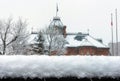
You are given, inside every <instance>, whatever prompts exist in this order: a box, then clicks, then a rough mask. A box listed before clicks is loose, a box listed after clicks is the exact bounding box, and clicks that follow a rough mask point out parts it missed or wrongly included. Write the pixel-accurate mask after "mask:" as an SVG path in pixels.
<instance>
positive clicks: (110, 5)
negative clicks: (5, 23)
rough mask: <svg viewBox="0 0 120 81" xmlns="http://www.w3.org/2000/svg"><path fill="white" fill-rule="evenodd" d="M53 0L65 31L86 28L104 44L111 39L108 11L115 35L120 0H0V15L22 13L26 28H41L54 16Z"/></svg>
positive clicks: (119, 24) (83, 30) (119, 19)
mask: <svg viewBox="0 0 120 81" xmlns="http://www.w3.org/2000/svg"><path fill="white" fill-rule="evenodd" d="M56 2H57V3H58V6H59V12H58V15H59V16H60V17H61V20H62V22H63V24H64V25H66V26H67V32H87V30H88V29H89V30H90V31H89V32H90V35H92V36H93V37H95V38H96V37H97V38H102V39H103V41H104V43H105V44H107V43H109V42H110V41H111V26H110V22H111V20H110V19H111V17H110V16H111V13H113V16H114V18H113V19H114V22H113V25H114V37H115V9H116V8H117V9H118V31H120V23H119V22H120V0H0V18H1V19H4V18H8V17H9V16H12V17H13V18H18V17H22V18H23V19H26V20H27V21H28V22H29V29H31V28H32V27H33V29H34V30H35V29H36V28H39V29H40V28H44V27H45V26H47V25H49V23H50V21H51V20H52V19H53V17H54V16H55V12H56ZM119 35H120V33H119ZM119 40H120V37H119ZM114 41H115V38H114Z"/></svg>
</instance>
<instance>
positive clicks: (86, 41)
mask: <svg viewBox="0 0 120 81" xmlns="http://www.w3.org/2000/svg"><path fill="white" fill-rule="evenodd" d="M76 36H78V35H77V34H67V37H66V41H67V44H66V45H65V47H78V46H94V47H97V48H108V46H106V45H104V44H103V43H101V42H100V41H98V40H97V39H95V38H93V37H92V36H90V35H88V34H85V36H83V35H82V36H83V38H82V40H81V39H80V40H78V39H76ZM78 38H79V37H78ZM36 39H37V34H31V35H30V37H29V39H28V44H36V43H37V41H36Z"/></svg>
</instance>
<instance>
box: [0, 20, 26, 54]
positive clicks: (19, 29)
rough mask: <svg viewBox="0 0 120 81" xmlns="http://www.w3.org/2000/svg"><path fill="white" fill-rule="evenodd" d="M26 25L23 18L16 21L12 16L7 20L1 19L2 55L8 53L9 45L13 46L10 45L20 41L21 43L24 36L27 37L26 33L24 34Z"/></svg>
mask: <svg viewBox="0 0 120 81" xmlns="http://www.w3.org/2000/svg"><path fill="white" fill-rule="evenodd" d="M26 26H27V24H26V22H22V20H21V19H19V20H18V21H17V22H14V21H13V20H12V19H11V18H9V19H8V20H7V21H3V20H0V39H1V47H2V49H1V53H2V55H4V54H6V51H7V50H8V49H7V48H8V47H9V48H11V47H10V46H13V45H15V44H17V43H18V41H19V43H21V44H22V43H23V40H24V39H23V38H25V37H26V35H24V34H25V31H24V30H25V29H24V27H26ZM21 40H22V41H21ZM12 44H13V45H12ZM17 47H19V45H16V46H15V47H14V48H17Z"/></svg>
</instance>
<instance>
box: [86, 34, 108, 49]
mask: <svg viewBox="0 0 120 81" xmlns="http://www.w3.org/2000/svg"><path fill="white" fill-rule="evenodd" d="M85 39H87V40H88V41H89V42H91V43H92V44H93V46H96V47H98V48H108V47H107V46H106V45H104V44H103V43H101V42H99V41H98V40H96V39H94V38H93V37H92V36H90V35H88V36H86V37H85Z"/></svg>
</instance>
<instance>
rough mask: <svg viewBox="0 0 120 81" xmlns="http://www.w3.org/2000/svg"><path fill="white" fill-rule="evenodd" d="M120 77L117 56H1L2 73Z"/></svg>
mask: <svg viewBox="0 0 120 81" xmlns="http://www.w3.org/2000/svg"><path fill="white" fill-rule="evenodd" d="M66 76H72V77H78V78H82V77H88V78H91V77H106V76H107V77H120V57H118V56H116V57H115V56H114V57H113V56H37V55H31V56H22V55H15V56H6V55H4V56H0V78H3V77H13V78H14V77H23V78H27V77H31V78H34V77H38V78H45V77H57V78H60V77H66Z"/></svg>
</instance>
